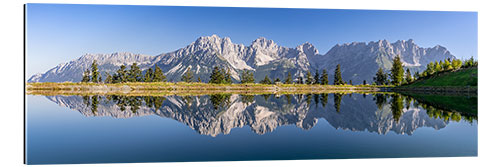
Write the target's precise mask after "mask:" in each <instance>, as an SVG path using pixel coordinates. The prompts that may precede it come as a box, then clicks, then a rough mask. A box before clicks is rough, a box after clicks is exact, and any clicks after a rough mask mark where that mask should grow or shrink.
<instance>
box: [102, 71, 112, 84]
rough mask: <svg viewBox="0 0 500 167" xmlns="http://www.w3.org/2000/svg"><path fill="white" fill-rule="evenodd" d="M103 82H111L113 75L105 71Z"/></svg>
mask: <svg viewBox="0 0 500 167" xmlns="http://www.w3.org/2000/svg"><path fill="white" fill-rule="evenodd" d="M104 83H113V76H112V75H111V74H109V73H108V72H106V79H105V80H104Z"/></svg>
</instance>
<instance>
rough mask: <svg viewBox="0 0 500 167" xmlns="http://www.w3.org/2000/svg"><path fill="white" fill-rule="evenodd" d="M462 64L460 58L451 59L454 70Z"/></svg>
mask: <svg viewBox="0 0 500 167" xmlns="http://www.w3.org/2000/svg"><path fill="white" fill-rule="evenodd" d="M461 66H462V61H461V60H460V59H453V61H451V67H452V68H453V70H458V69H460V67H461Z"/></svg>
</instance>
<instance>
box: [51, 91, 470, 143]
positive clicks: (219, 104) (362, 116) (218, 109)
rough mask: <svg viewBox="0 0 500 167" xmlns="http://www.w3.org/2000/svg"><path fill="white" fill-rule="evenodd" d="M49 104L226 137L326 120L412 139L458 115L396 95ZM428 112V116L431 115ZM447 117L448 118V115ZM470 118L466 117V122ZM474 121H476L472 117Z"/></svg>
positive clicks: (88, 99)
mask: <svg viewBox="0 0 500 167" xmlns="http://www.w3.org/2000/svg"><path fill="white" fill-rule="evenodd" d="M47 98H49V99H50V100H51V101H53V102H55V103H58V104H59V105H61V106H65V107H68V108H71V109H75V110H77V111H79V112H80V113H82V114H83V115H85V116H111V117H116V118H128V117H135V116H145V115H158V116H160V117H166V118H172V119H174V120H176V121H179V122H182V123H184V124H186V125H188V126H189V127H191V128H192V129H194V130H196V131H197V132H198V133H200V134H204V135H210V136H217V135H218V134H228V133H229V132H230V131H231V129H233V128H236V127H243V126H247V125H248V126H250V127H251V129H252V131H254V132H255V133H258V134H264V133H267V132H272V131H273V130H274V129H275V128H277V127H278V126H282V125H291V124H292V125H293V124H295V125H296V126H297V127H299V128H301V129H305V130H307V129H310V128H312V127H313V126H314V125H315V124H316V123H317V121H318V119H321V118H324V119H325V120H326V121H327V122H328V123H329V124H330V125H331V126H332V127H334V128H336V129H348V130H351V131H365V130H367V131H369V132H376V133H378V134H386V133H388V132H389V131H394V132H396V133H397V134H409V135H411V134H412V133H413V131H414V130H416V129H417V128H419V127H432V128H434V129H441V128H444V127H445V126H446V124H447V122H449V121H450V120H451V121H457V120H458V121H459V120H460V119H461V118H460V117H461V116H460V115H459V114H456V113H451V114H447V113H448V112H445V111H442V110H437V109H434V108H430V107H429V106H425V107H426V108H427V109H428V110H427V111H425V110H423V109H422V107H421V106H419V103H418V102H416V101H414V100H413V99H410V98H406V97H404V96H401V95H398V94H392V95H391V94H376V96H372V95H366V94H304V95H302V94H299V95H290V94H285V95H271V94H263V95H257V96H253V95H235V94H217V95H209V96H166V97H163V96H156V97H151V96H83V97H81V96H51V97H47ZM429 114H430V115H429ZM448 115H449V116H448ZM468 120H469V119H468ZM472 120H474V119H472Z"/></svg>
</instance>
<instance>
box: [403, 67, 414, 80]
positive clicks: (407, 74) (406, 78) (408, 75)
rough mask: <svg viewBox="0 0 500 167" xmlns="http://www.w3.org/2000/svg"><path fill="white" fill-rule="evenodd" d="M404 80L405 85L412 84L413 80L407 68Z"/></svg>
mask: <svg viewBox="0 0 500 167" xmlns="http://www.w3.org/2000/svg"><path fill="white" fill-rule="evenodd" d="M405 80H406V83H411V82H413V78H412V75H411V72H410V69H409V68H407V69H406V74H405Z"/></svg>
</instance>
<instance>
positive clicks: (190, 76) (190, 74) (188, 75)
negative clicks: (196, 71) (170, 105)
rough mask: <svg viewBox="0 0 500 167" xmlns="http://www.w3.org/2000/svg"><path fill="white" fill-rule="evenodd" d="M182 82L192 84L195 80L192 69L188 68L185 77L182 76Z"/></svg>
mask: <svg viewBox="0 0 500 167" xmlns="http://www.w3.org/2000/svg"><path fill="white" fill-rule="evenodd" d="M181 80H182V81H183V82H188V83H189V82H192V80H193V72H192V71H191V67H188V69H187V70H186V72H185V73H184V75H182V78H181Z"/></svg>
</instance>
